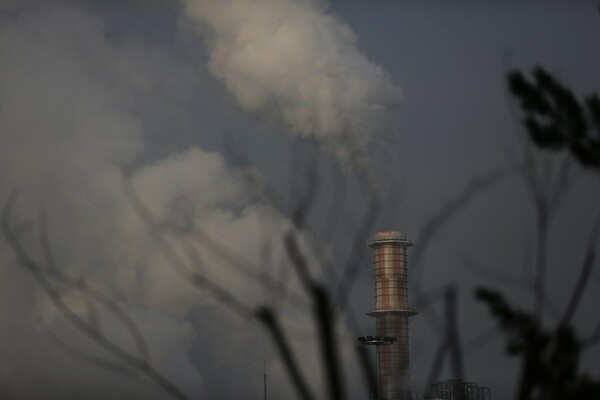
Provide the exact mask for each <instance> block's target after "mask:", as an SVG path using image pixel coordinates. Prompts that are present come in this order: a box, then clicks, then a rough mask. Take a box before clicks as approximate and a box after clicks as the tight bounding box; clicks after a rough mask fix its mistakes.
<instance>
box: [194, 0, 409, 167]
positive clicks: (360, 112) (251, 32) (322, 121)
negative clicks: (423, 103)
mask: <svg viewBox="0 0 600 400" xmlns="http://www.w3.org/2000/svg"><path fill="white" fill-rule="evenodd" d="M184 4H185V9H186V12H187V15H188V16H189V18H190V19H191V20H192V21H194V22H195V23H196V24H197V25H196V27H197V29H198V31H199V32H201V33H202V34H203V35H205V37H206V44H207V47H208V52H209V61H208V66H209V70H210V72H211V74H212V75H213V76H215V77H216V78H217V79H220V80H222V81H223V83H224V84H225V86H226V87H227V90H228V91H229V92H230V93H231V94H232V95H233V96H234V97H235V99H236V100H237V102H238V103H239V105H240V106H241V107H242V108H243V109H244V110H246V111H250V112H252V113H255V114H258V115H259V116H260V117H262V118H263V120H265V121H267V122H269V123H272V124H274V125H275V126H276V127H277V128H279V129H283V130H284V131H286V132H288V133H291V134H293V135H297V136H300V137H305V138H311V139H315V140H317V141H318V142H319V143H320V144H321V145H322V146H323V147H324V148H325V149H326V150H327V151H328V152H330V153H332V154H334V155H335V156H336V157H337V158H338V159H339V160H340V161H342V162H348V161H350V160H352V159H356V158H357V157H358V158H363V157H365V156H366V154H365V151H366V148H367V146H368V145H369V143H370V142H371V140H372V139H373V136H374V135H375V134H376V133H377V130H378V129H382V128H383V125H382V122H383V120H384V117H385V114H386V112H387V110H388V109H389V108H390V107H391V106H392V105H394V104H396V103H397V102H398V101H399V100H400V97H401V94H400V90H399V89H398V88H397V87H395V86H394V85H393V83H392V82H391V80H390V79H389V77H388V75H387V74H386V73H385V71H383V70H382V69H381V67H379V66H378V65H376V64H374V63H372V62H371V61H369V60H368V58H367V57H366V56H365V54H364V53H362V52H361V51H360V50H359V49H358V39H357V37H356V35H355V34H354V33H353V32H352V30H351V29H350V28H349V27H348V26H347V25H346V24H344V23H343V22H342V21H340V20H339V19H338V18H336V17H335V16H333V15H330V14H327V13H326V11H325V8H326V7H325V5H324V3H323V2H321V1H303V0H260V1H248V0H228V1H212V0H185V1H184Z"/></svg>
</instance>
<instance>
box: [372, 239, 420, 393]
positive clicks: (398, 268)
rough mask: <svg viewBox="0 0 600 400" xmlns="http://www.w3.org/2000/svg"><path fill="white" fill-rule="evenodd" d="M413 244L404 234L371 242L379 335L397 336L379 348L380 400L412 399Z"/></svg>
mask: <svg viewBox="0 0 600 400" xmlns="http://www.w3.org/2000/svg"><path fill="white" fill-rule="evenodd" d="M410 246H412V243H411V242H410V241H408V240H407V239H406V235H405V234H404V233H401V232H394V231H392V232H378V233H377V234H375V236H374V237H373V240H372V241H371V242H370V243H369V247H371V248H372V249H373V253H374V258H375V311H373V312H371V313H369V314H368V315H369V316H372V317H374V318H375V325H376V334H377V336H381V337H386V336H387V337H394V338H396V341H395V342H394V343H393V344H391V345H385V346H377V364H378V365H377V373H378V385H379V388H378V393H379V400H406V399H408V383H409V357H408V317H410V316H412V315H415V314H416V312H415V311H413V310H411V309H410V308H409V306H408V290H407V269H406V267H407V262H406V249H407V248H408V247H410Z"/></svg>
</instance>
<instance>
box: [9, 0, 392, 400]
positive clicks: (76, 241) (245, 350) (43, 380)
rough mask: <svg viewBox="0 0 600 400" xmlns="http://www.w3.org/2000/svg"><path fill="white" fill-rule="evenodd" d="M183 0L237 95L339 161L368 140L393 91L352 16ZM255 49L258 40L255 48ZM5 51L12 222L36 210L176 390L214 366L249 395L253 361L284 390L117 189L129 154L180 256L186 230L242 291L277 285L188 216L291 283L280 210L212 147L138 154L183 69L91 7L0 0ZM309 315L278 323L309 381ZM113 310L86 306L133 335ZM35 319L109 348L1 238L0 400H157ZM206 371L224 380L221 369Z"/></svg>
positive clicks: (283, 382) (76, 272)
mask: <svg viewBox="0 0 600 400" xmlns="http://www.w3.org/2000/svg"><path fill="white" fill-rule="evenodd" d="M250 3H252V4H253V5H254V6H255V8H252V10H254V11H252V10H250V9H249V8H248V5H249V4H250ZM186 4H187V8H186V9H187V10H188V13H189V16H190V17H192V18H193V19H194V20H196V21H202V22H203V23H205V24H207V25H206V26H207V27H209V28H210V29H209V31H208V32H206V33H207V34H208V37H209V39H208V43H209V47H210V52H211V61H210V69H211V71H212V73H213V74H214V75H215V76H217V77H219V78H220V79H222V80H223V81H224V82H225V83H226V85H227V87H228V89H229V90H230V91H231V92H232V93H233V94H234V95H235V97H236V98H237V99H238V100H239V101H240V104H241V105H242V107H243V108H244V109H247V110H249V111H253V112H256V113H258V114H260V115H261V116H263V117H264V118H266V119H267V120H271V121H273V122H275V123H277V124H280V125H281V126H284V127H285V128H286V129H288V130H289V132H292V133H294V134H296V135H300V136H305V137H311V138H315V139H317V140H318V141H319V142H321V143H322V144H323V145H324V146H325V147H326V148H327V149H328V151H330V152H332V153H333V154H335V155H336V156H337V157H338V158H339V159H340V160H345V159H347V158H349V157H351V156H353V155H356V152H357V151H358V150H359V149H360V151H362V150H364V149H362V146H366V145H367V143H368V141H369V138H370V136H371V135H372V134H373V133H374V130H375V129H376V127H377V126H378V124H379V122H380V121H381V116H382V115H383V114H384V113H385V109H386V108H387V107H388V106H389V105H390V104H392V103H393V102H394V101H396V100H397V98H398V96H399V92H398V90H397V89H396V88H394V87H393V85H392V84H391V82H390V81H389V79H388V78H387V76H386V75H385V73H384V72H383V71H382V70H381V69H380V68H379V67H377V66H375V65H374V64H372V63H370V62H369V61H368V60H367V58H366V57H365V56H364V55H363V54H361V53H360V52H359V51H358V50H357V47H356V37H355V36H354V34H353V33H352V32H351V31H350V29H349V28H347V27H346V26H345V25H344V24H342V23H341V22H340V21H339V20H338V19H336V18H335V17H333V16H330V15H327V14H326V13H325V12H324V10H323V9H322V8H319V7H318V6H317V5H316V4H315V3H310V2H305V3H300V2H292V1H276V2H270V1H257V2H239V1H233V2H216V1H215V2H213V1H210V2H208V1H206V2H203V1H201V2H187V3H186ZM244 21H246V22H244ZM276 21H279V22H278V24H279V25H277V24H275V22H276ZM274 24H275V25H274ZM244 43H246V44H247V46H245V45H244ZM257 51H258V52H263V54H262V55H261V56H260V57H255V58H254V59H253V58H252V54H254V53H255V52H257ZM0 60H1V61H0V87H2V90H1V91H0V131H1V133H0V200H1V201H2V202H4V201H5V200H6V198H7V197H8V194H9V192H10V191H11V189H12V188H13V187H18V188H19V190H20V193H21V195H20V197H19V200H18V203H17V207H16V209H15V211H14V213H13V214H12V215H11V217H12V219H13V220H14V221H15V223H17V224H18V223H19V222H22V221H24V220H25V219H30V218H33V219H34V220H35V216H36V215H37V213H38V211H39V210H40V209H44V210H46V213H47V221H48V234H49V239H50V243H51V245H52V248H53V250H54V252H55V258H56V261H57V264H58V266H59V267H60V269H61V270H62V271H63V272H66V273H69V274H71V275H73V276H76V277H80V278H82V279H85V280H86V282H88V283H89V284H91V285H94V286H95V287H98V288H100V289H101V290H103V291H104V292H105V293H107V294H108V295H109V296H111V297H112V298H114V299H115V300H116V301H117V302H118V304H119V305H121V306H122V307H123V308H124V309H125V310H126V311H127V312H128V313H129V315H130V317H131V318H132V320H133V321H134V322H135V323H136V324H137V325H138V327H139V329H140V331H142V332H143V333H144V334H145V336H146V340H147V342H148V346H149V349H150V352H151V353H152V360H153V364H154V366H155V367H156V369H157V370H158V371H160V372H161V373H163V374H164V375H165V376H166V377H168V378H170V379H172V380H173V382H174V383H175V384H177V386H178V387H180V388H181V390H183V391H184V392H185V393H187V394H188V395H190V396H192V397H194V398H203V397H204V398H205V397H207V396H206V395H205V387H204V385H205V382H206V380H207V379H206V378H205V376H206V375H209V376H210V374H211V371H212V370H213V369H214V365H215V364H216V363H221V364H219V367H221V368H223V369H227V370H229V371H231V374H232V376H236V377H238V379H239V380H238V382H237V386H238V387H239V388H238V389H236V390H237V391H231V390H232V389H229V390H230V392H229V395H230V397H231V396H234V395H242V394H247V393H248V390H250V389H252V390H255V391H257V392H260V386H259V387H253V386H252V384H253V382H254V379H255V378H257V379H258V380H259V381H260V372H257V371H260V369H261V364H262V360H266V361H267V363H268V365H269V369H270V370H272V371H273V372H272V376H273V381H272V383H271V385H270V389H271V390H272V391H273V393H275V394H279V395H280V397H284V396H285V395H286V394H289V393H290V391H291V390H292V389H290V386H289V381H288V380H287V377H286V375H285V373H284V372H283V368H282V366H281V365H280V363H279V361H278V360H277V357H276V353H275V351H274V350H273V349H272V348H271V347H270V344H269V340H268V339H266V335H265V333H264V332H263V331H261V330H258V329H257V328H256V326H254V325H251V326H249V324H248V322H247V321H244V320H241V319H239V318H238V317H237V316H235V315H234V314H232V313H229V312H228V311H226V310H224V309H223V305H222V304H219V302H218V301H215V299H214V298H213V297H211V296H209V295H207V293H206V292H205V291H202V290H199V289H198V287H196V286H194V285H192V284H191V283H190V282H189V281H186V280H185V279H182V277H181V276H180V275H179V274H178V273H177V272H175V271H174V270H173V268H172V266H171V265H169V262H168V261H167V260H165V258H164V257H163V255H162V254H161V252H160V251H159V250H158V249H157V248H156V244H155V243H154V242H153V241H152V239H151V238H150V235H149V229H148V227H147V226H145V225H144V223H143V222H142V221H141V220H140V218H139V215H137V214H136V212H135V211H134V210H133V209H132V206H131V204H130V203H129V202H128V200H127V199H126V197H125V195H124V193H123V185H122V171H123V170H126V169H127V170H131V169H132V166H133V171H134V172H133V173H132V176H131V181H132V182H133V185H134V186H135V188H136V189H137V191H138V194H139V196H140V198H141V199H142V200H143V201H144V202H145V204H146V205H147V207H148V209H149V210H150V211H151V212H152V214H153V215H155V216H156V218H157V220H158V221H159V223H160V225H161V227H163V228H164V229H165V232H167V234H168V235H169V238H170V240H171V241H172V242H173V243H175V245H174V246H175V248H176V251H177V252H178V254H180V255H181V256H182V257H187V256H188V252H187V250H188V249H189V248H188V246H189V245H190V243H193V246H196V250H197V251H198V253H199V254H200V255H201V257H202V259H203V261H204V264H205V266H206V268H205V269H204V270H203V273H205V274H206V276H208V277H210V278H211V279H212V280H213V281H214V282H216V283H217V284H219V285H221V286H223V287H225V288H227V290H229V291H230V292H231V293H234V294H235V295H236V296H238V297H239V298H240V299H241V300H242V301H243V302H244V303H245V304H247V305H249V306H252V305H256V304H258V303H261V302H267V301H270V300H271V297H270V296H271V295H272V293H268V291H265V290H264V288H262V287H260V286H259V285H257V284H256V283H255V282H254V281H253V280H251V279H248V278H247V276H244V275H241V274H240V273H239V272H237V271H235V270H232V269H231V267H230V266H227V265H225V263H223V260H222V258H220V257H218V256H217V255H215V254H214V253H211V251H210V249H208V248H207V247H206V246H203V244H202V242H201V241H198V240H197V233H198V231H199V230H202V231H203V232H206V233H208V234H210V235H211V236H212V237H215V238H218V239H219V240H222V241H224V242H226V243H227V245H228V246H229V247H230V248H231V250H232V251H234V252H235V253H237V254H243V255H244V256H245V257H246V258H247V259H248V260H249V261H250V262H251V263H252V264H253V265H254V266H255V269H254V271H253V272H254V273H256V274H266V273H269V274H273V275H276V276H278V277H280V278H282V279H283V280H284V281H285V282H286V284H287V285H289V288H290V290H296V291H298V284H297V282H296V280H295V279H294V278H293V273H292V272H291V271H289V270H285V268H288V269H289V262H288V263H287V264H286V263H285V262H282V260H284V259H285V251H284V249H283V245H282V242H281V237H282V236H283V235H284V234H285V232H288V231H289V230H290V229H292V223H291V222H290V221H289V219H288V218H287V217H286V216H285V215H283V214H282V213H281V212H279V211H277V210H275V209H274V208H272V207H270V206H268V205H266V204H263V203H261V202H260V201H258V200H257V199H256V198H254V197H253V196H252V195H250V194H249V192H248V190H247V187H246V186H245V185H244V184H243V183H242V181H241V179H240V178H239V176H238V175H237V173H236V170H235V169H234V168H231V167H230V166H228V165H227V163H226V161H225V159H224V158H223V157H222V156H221V155H219V154H217V153H214V152H209V151H206V150H203V149H201V148H198V147H195V146H189V148H188V149H187V150H184V151H180V152H177V153H175V154H171V155H168V156H165V157H162V158H161V159H158V160H154V161H153V162H151V163H149V164H145V165H140V161H139V159H140V157H141V156H143V155H144V152H145V150H146V137H147V133H148V132H147V131H148V130H149V129H153V123H154V122H156V121H157V120H160V118H163V117H164V118H165V119H168V118H171V117H170V116H169V115H171V114H174V115H177V116H179V115H180V113H179V111H176V110H175V109H176V108H178V107H185V106H186V105H187V103H186V102H187V101H188V100H189V99H188V98H189V96H190V92H191V89H190V88H191V87H193V85H194V79H195V77H194V73H193V66H190V65H187V64H186V63H185V62H183V61H181V60H178V59H177V58H176V57H173V56H172V55H171V54H169V52H168V51H167V50H165V49H164V48H161V47H152V46H148V45H142V44H139V43H138V44H136V43H129V42H127V43H125V44H124V43H118V42H115V41H113V40H111V39H110V38H109V35H108V34H107V27H106V24H105V21H103V19H102V18H99V17H98V16H97V15H96V14H95V13H94V12H91V11H89V10H86V9H84V8H82V7H80V6H79V5H78V4H77V3H73V2H69V1H65V2H60V1H56V2H52V3H51V4H50V3H48V2H43V1H32V2H29V3H27V6H26V7H25V6H23V3H21V2H12V1H10V2H2V3H0ZM156 111H159V112H156ZM161 113H162V114H164V115H161ZM169 133H170V132H169ZM199 134H203V132H202V131H200V132H199ZM36 238H37V236H36V235H35V234H34V233H32V234H30V235H26V236H25V237H24V238H23V241H24V244H25V246H26V248H27V249H28V250H29V251H31V254H32V255H33V256H34V257H36V259H40V258H41V253H40V251H39V245H38V244H37V239H36ZM300 238H301V239H302V241H303V242H304V243H310V241H311V240H313V239H312V238H311V237H310V235H308V234H301V235H300ZM265 244H268V247H269V249H270V252H269V254H268V260H267V261H268V262H265V259H264V257H265V254H264V252H263V250H264V246H265ZM306 254H307V255H308V254H309V253H308V252H307V253H306ZM284 261H285V260H284ZM265 265H266V266H268V269H267V268H266V267H265ZM261 268H265V269H264V270H263V269H261ZM59 286H60V285H59ZM64 295H65V301H67V303H68V304H69V305H70V306H72V307H73V310H74V311H76V312H77V313H79V314H80V315H81V316H87V313H88V312H89V305H88V304H87V303H86V299H85V298H82V297H81V296H80V293H79V292H77V291H76V290H75V291H71V292H69V291H66V292H64ZM279 306H281V305H279ZM305 311H306V310H298V309H291V310H289V312H286V313H285V318H284V323H285V325H286V328H287V329H288V331H289V332H290V334H291V335H292V336H291V337H292V338H293V339H294V341H293V343H292V345H293V346H295V348H296V349H297V350H298V352H297V354H298V355H299V359H300V362H301V363H302V365H303V366H305V367H306V371H309V374H308V375H307V378H308V379H309V380H310V382H317V381H318V377H319V365H320V364H319V360H318V357H317V353H316V351H315V348H316V346H315V343H314V339H315V335H314V334H313V333H314V332H312V331H311V330H310V329H307V326H309V325H310V321H309V319H308V317H307V315H306V313H305ZM109 314H110V313H107V312H106V310H105V309H102V307H99V308H98V310H97V315H96V318H97V319H98V320H99V321H101V323H102V326H103V330H104V332H105V333H106V335H108V336H110V337H111V339H113V340H115V341H116V342H118V343H120V344H122V345H123V346H124V347H126V348H133V347H134V346H133V344H132V343H131V338H130V337H129V336H128V335H127V334H126V332H124V331H123V329H122V326H121V325H119V323H118V321H115V319H114V317H111V315H109ZM40 321H43V323H44V325H40V323H39V322H40ZM43 326H47V327H49V328H51V329H52V330H53V331H54V332H55V333H56V334H57V335H58V336H60V337H61V338H63V339H64V340H65V341H66V342H67V343H68V344H70V345H72V346H74V347H76V348H77V349H78V350H80V351H84V352H87V353H90V354H94V355H97V356H106V354H103V353H102V351H100V350H99V349H98V347H97V346H96V345H95V344H94V343H92V342H90V341H89V340H85V339H84V338H82V337H81V335H80V332H78V331H77V330H76V329H73V327H72V326H71V325H70V324H69V323H68V321H66V320H65V318H64V316H63V315H62V314H61V313H60V312H58V311H57V310H56V309H55V308H54V306H53V305H52V304H51V302H50V301H49V299H48V297H47V296H46V295H45V294H44V293H43V291H41V290H40V288H39V286H37V285H36V284H35V282H34V280H32V279H31V276H29V275H28V274H27V273H26V272H25V271H24V270H23V269H20V268H19V266H18V265H17V263H16V262H15V260H14V253H13V252H12V250H11V248H10V247H9V246H8V245H7V243H6V242H5V240H4V239H0V337H2V338H3V340H2V341H0V397H1V398H3V399H11V400H12V399H25V398H27V399H29V398H40V397H44V398H48V399H54V398H56V399H64V398H72V397H75V398H86V399H104V398H109V397H110V398H116V399H129V398H152V399H166V398H169V396H167V395H166V394H165V393H164V392H162V391H161V390H160V388H157V387H155V386H154V385H153V384H152V382H148V381H147V380H139V379H138V380H130V379H128V377H127V376H121V375H119V374H114V373H113V372H107V371H102V370H99V369H98V368H97V367H96V366H94V365H88V364H86V363H85V362H82V361H80V360H76V359H72V358H70V357H69V356H68V355H67V354H65V353H64V352H63V351H61V350H60V349H59V348H57V347H56V346H54V345H53V344H52V341H50V340H49V339H48V337H47V335H46V334H44V332H45V329H46V328H44V327H43ZM216 340H218V341H220V343H226V345H223V346H222V347H221V350H220V351H219V352H218V354H216V353H215V350H213V349H212V348H210V347H211V346H206V345H205V344H206V343H213V342H215V341H216ZM215 347H216V346H215ZM241 377H243V378H241ZM213 378H214V379H217V380H220V381H221V382H222V384H223V387H224V388H225V386H226V385H225V384H226V383H227V382H226V379H225V378H224V377H223V376H217V377H213ZM31 382H36V383H37V384H36V385H31ZM224 390H225V389H224Z"/></svg>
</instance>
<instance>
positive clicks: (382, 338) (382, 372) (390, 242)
mask: <svg viewBox="0 0 600 400" xmlns="http://www.w3.org/2000/svg"><path fill="white" fill-rule="evenodd" d="M368 246H369V247H370V248H371V249H373V256H374V269H375V277H374V278H375V279H374V283H375V309H374V311H372V312H370V313H368V314H367V315H368V316H370V317H373V318H375V334H374V335H373V336H362V337H360V338H358V340H359V341H360V342H361V343H362V344H363V345H369V346H373V347H374V348H375V351H376V360H377V361H376V373H377V387H376V388H371V398H374V399H377V400H409V399H411V400H412V399H419V397H420V396H419V395H418V393H415V392H410V390H409V381H410V358H409V335H408V321H409V318H410V317H412V316H414V315H416V314H417V312H416V311H415V310H413V309H411V308H410V306H409V303H408V269H407V256H406V253H407V251H406V250H407V249H408V247H410V246H412V242H410V241H409V240H408V239H407V237H406V234H404V233H402V232H397V231H387V232H378V233H376V234H375V236H374V237H373V239H372V240H371V241H370V242H369V243H368ZM428 398H430V399H436V400H437V399H440V400H442V399H443V400H490V390H489V388H486V387H482V386H479V385H477V384H476V383H469V382H462V381H457V380H448V381H443V382H438V383H435V384H433V385H431V388H430V395H429V397H428Z"/></svg>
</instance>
